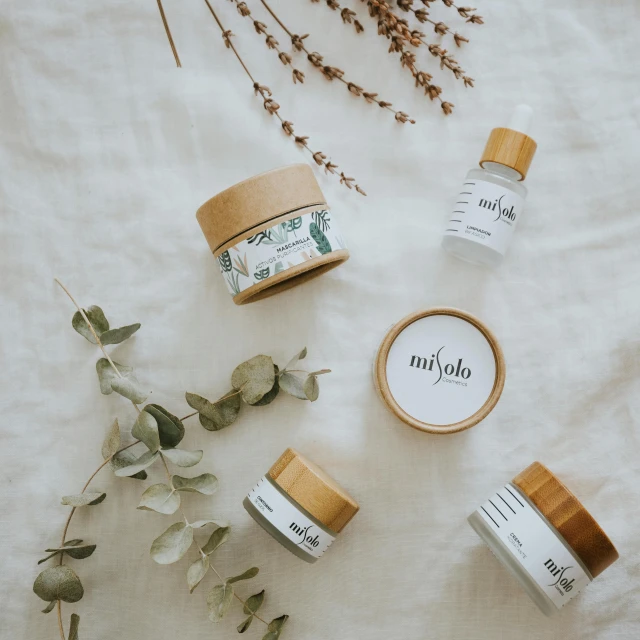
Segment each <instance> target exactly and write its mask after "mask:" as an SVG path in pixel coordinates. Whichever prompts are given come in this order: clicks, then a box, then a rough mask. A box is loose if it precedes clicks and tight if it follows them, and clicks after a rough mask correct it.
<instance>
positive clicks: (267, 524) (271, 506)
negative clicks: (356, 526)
mask: <svg viewBox="0 0 640 640" xmlns="http://www.w3.org/2000/svg"><path fill="white" fill-rule="evenodd" d="M242 504H243V506H244V508H245V509H246V510H247V512H248V513H249V515H250V516H251V517H252V518H253V519H254V520H255V521H256V522H257V523H258V524H259V525H260V526H261V527H262V528H263V529H264V530H265V531H267V533H269V534H270V535H271V536H273V537H274V538H275V539H276V540H277V541H278V542H279V543H280V544H281V545H282V546H283V547H285V549H288V550H289V551H291V553H293V554H294V555H296V556H298V558H301V559H302V560H304V561H305V562H309V563H313V562H316V561H317V560H318V558H320V557H321V556H322V555H323V554H324V552H325V551H326V550H327V549H328V548H329V546H330V545H331V544H332V543H333V541H334V540H335V539H336V537H337V535H338V534H339V533H340V532H341V531H342V529H344V527H345V526H346V525H347V524H348V523H349V521H350V520H351V518H353V516H355V514H356V513H357V512H358V510H359V508H360V507H359V506H358V503H357V502H356V501H355V500H354V499H353V498H352V497H351V496H350V495H349V494H348V493H346V492H345V491H344V489H342V488H341V487H340V486H339V485H338V484H337V483H336V481H335V480H333V479H332V478H330V477H329V476H328V475H327V474H326V473H325V472H324V471H323V470H322V469H320V467H318V466H316V465H315V464H313V462H311V461H310V460H308V459H307V458H305V457H304V456H303V455H301V454H300V453H298V452H297V451H296V450H295V449H287V450H286V451H285V452H284V453H283V454H282V455H281V456H280V458H278V460H277V462H276V463H275V464H274V465H273V466H272V467H271V469H270V470H269V472H268V473H267V474H266V475H265V476H264V477H263V478H262V479H261V480H260V481H259V482H258V484H256V486H255V487H254V488H253V489H252V490H251V491H250V492H249V495H248V496H247V497H246V498H245V499H244V501H243V503H242Z"/></svg>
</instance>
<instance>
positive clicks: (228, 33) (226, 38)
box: [222, 29, 234, 49]
mask: <svg viewBox="0 0 640 640" xmlns="http://www.w3.org/2000/svg"><path fill="white" fill-rule="evenodd" d="M233 35H234V33H233V32H232V31H231V29H228V30H227V31H223V32H222V39H223V40H224V46H225V47H227V49H230V48H231V36H233Z"/></svg>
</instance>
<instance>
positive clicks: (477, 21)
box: [467, 15, 484, 24]
mask: <svg viewBox="0 0 640 640" xmlns="http://www.w3.org/2000/svg"><path fill="white" fill-rule="evenodd" d="M467 22H471V24H484V20H483V19H482V16H476V15H473V16H471V17H470V18H469V19H468V20H467Z"/></svg>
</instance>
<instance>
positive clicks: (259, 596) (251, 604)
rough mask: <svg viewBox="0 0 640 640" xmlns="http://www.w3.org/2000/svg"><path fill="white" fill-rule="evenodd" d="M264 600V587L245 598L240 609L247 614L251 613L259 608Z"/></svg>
mask: <svg viewBox="0 0 640 640" xmlns="http://www.w3.org/2000/svg"><path fill="white" fill-rule="evenodd" d="M263 602H264V589H263V590H262V591H261V592H260V593H256V594H254V595H252V596H249V597H248V598H247V601H246V602H245V603H244V607H243V608H242V610H243V611H244V612H245V613H246V614H247V615H249V614H251V615H253V614H254V613H256V612H257V611H258V609H260V607H261V606H262V603H263Z"/></svg>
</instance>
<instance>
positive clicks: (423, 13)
mask: <svg viewBox="0 0 640 640" xmlns="http://www.w3.org/2000/svg"><path fill="white" fill-rule="evenodd" d="M414 15H415V17H416V18H417V19H418V22H426V21H427V20H428V19H429V12H428V11H427V10H426V9H418V10H417V11H416V12H415V14H414Z"/></svg>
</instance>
